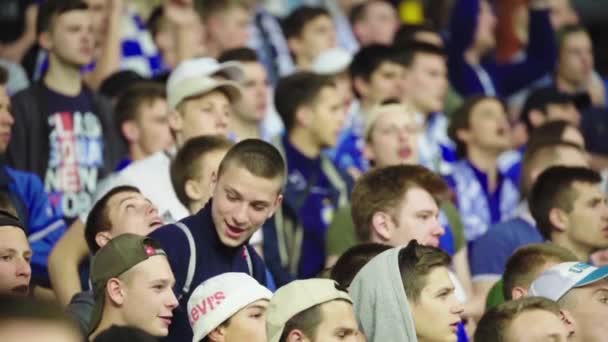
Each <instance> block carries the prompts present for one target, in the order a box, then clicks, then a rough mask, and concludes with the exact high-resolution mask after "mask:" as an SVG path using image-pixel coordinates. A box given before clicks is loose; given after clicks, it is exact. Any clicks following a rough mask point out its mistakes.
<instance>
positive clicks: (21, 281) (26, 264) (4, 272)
mask: <svg viewBox="0 0 608 342" xmlns="http://www.w3.org/2000/svg"><path fill="white" fill-rule="evenodd" d="M31 259H32V249H31V248H30V244H29V242H28V241H27V237H26V236H25V232H24V231H23V230H22V229H20V228H18V227H13V226H2V227H0V293H1V294H10V295H18V296H26V295H27V294H28V293H29V286H30V278H31V276H32V269H31V268H30V262H31Z"/></svg>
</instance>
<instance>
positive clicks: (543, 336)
mask: <svg viewBox="0 0 608 342" xmlns="http://www.w3.org/2000/svg"><path fill="white" fill-rule="evenodd" d="M530 322H534V324H530ZM507 329H508V330H507V332H506V335H507V336H508V339H507V340H506V341H505V342H537V341H553V342H566V341H568V331H567V329H566V326H565V325H564V323H562V321H561V320H560V318H559V317H558V316H557V315H556V314H554V313H553V312H550V311H546V310H540V309H534V310H527V311H524V312H522V313H520V314H519V315H517V317H515V319H514V320H513V321H512V322H511V324H510V325H509V326H508V328H507Z"/></svg>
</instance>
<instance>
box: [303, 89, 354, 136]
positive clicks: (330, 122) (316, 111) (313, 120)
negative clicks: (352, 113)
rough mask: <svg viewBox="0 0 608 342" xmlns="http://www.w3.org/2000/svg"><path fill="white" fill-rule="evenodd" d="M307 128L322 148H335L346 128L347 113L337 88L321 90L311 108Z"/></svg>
mask: <svg viewBox="0 0 608 342" xmlns="http://www.w3.org/2000/svg"><path fill="white" fill-rule="evenodd" d="M309 111H310V117H309V120H308V122H307V126H308V127H309V129H310V130H311V132H312V134H313V135H314V137H315V138H316V139H315V140H316V142H317V143H318V145H319V146H320V147H321V148H327V147H333V146H335V145H336V143H337V142H338V137H339V136H340V132H342V128H343V126H344V120H345V118H346V113H345V112H344V107H343V105H342V101H341V99H340V95H339V94H338V90H337V89H336V87H332V86H327V87H324V88H323V89H321V92H320V93H319V95H318V96H317V100H316V101H315V103H313V104H312V105H311V106H310V108H309Z"/></svg>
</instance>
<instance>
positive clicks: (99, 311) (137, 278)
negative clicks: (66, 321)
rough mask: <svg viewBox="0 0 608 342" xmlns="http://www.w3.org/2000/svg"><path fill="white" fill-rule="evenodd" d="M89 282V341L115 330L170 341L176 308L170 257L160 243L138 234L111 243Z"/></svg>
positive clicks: (95, 263) (98, 259) (96, 261)
mask: <svg viewBox="0 0 608 342" xmlns="http://www.w3.org/2000/svg"><path fill="white" fill-rule="evenodd" d="M91 281H92V283H93V291H94V293H95V307H94V309H93V316H92V317H91V324H90V328H89V329H90V330H89V339H90V340H93V339H94V338H95V337H96V336H97V335H99V334H100V333H101V332H103V331H104V330H106V329H108V328H110V327H111V326H113V325H119V326H132V327H136V328H139V329H142V330H144V331H145V332H147V333H149V334H151V335H154V336H158V337H162V336H167V334H168V332H169V325H171V320H172V318H173V313H172V311H173V309H175V308H176V307H177V304H178V303H177V299H176V298H175V294H174V293H173V289H172V287H173V284H174V283H175V279H174V277H173V273H172V272H171V267H170V266H169V263H168V262H167V254H166V253H165V252H164V251H163V250H162V249H161V248H160V245H159V244H158V242H156V241H154V240H152V239H150V238H146V237H143V236H139V235H135V234H123V235H121V236H119V237H116V238H114V239H112V240H111V241H110V242H108V243H107V244H106V245H105V246H104V247H103V248H101V249H100V250H99V252H97V254H96V255H95V258H94V259H93V264H92V267H91Z"/></svg>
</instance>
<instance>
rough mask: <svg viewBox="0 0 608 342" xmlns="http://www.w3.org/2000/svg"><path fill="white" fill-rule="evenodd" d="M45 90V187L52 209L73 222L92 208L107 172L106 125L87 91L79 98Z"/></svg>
mask: <svg viewBox="0 0 608 342" xmlns="http://www.w3.org/2000/svg"><path fill="white" fill-rule="evenodd" d="M42 88H43V92H44V96H45V99H44V104H45V106H44V107H43V108H45V109H46V110H47V115H45V116H46V117H47V120H48V130H49V131H48V133H49V134H48V139H49V160H48V166H47V169H46V172H45V176H44V186H45V190H46V192H47V193H48V194H49V199H50V201H51V204H52V205H53V207H54V208H55V209H56V210H57V212H58V213H59V214H60V215H61V216H63V217H64V219H65V220H66V222H68V223H70V222H72V221H73V220H74V219H75V218H76V217H78V216H79V215H81V214H84V213H85V212H86V211H87V210H88V209H89V208H90V207H91V206H92V205H93V195H94V193H95V189H96V187H97V182H98V181H99V177H100V175H101V174H102V172H103V169H104V138H103V135H104V132H103V126H102V124H101V121H100V119H99V117H98V115H99V114H98V113H95V112H94V111H93V108H94V104H93V93H92V92H91V91H90V90H89V89H88V88H86V87H82V91H81V92H80V94H78V95H76V96H65V95H63V94H59V93H57V92H55V91H53V90H51V89H49V88H48V87H46V86H43V87H42Z"/></svg>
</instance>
